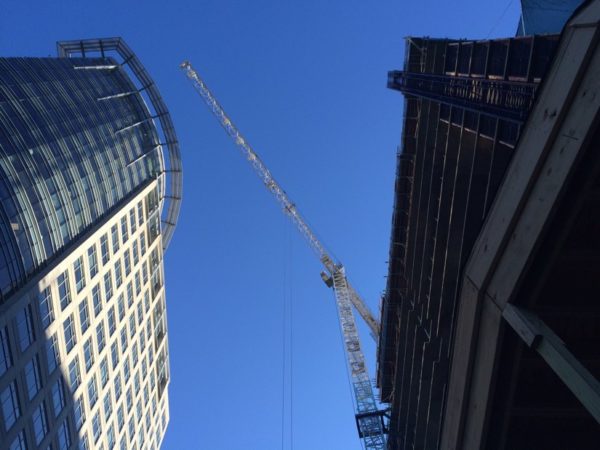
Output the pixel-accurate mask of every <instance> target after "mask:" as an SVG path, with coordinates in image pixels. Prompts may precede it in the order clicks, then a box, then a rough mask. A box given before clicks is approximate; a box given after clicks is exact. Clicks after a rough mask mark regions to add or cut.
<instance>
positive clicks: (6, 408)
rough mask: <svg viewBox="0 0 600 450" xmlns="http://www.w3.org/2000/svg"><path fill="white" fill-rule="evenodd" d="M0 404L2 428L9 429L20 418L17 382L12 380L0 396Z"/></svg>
mask: <svg viewBox="0 0 600 450" xmlns="http://www.w3.org/2000/svg"><path fill="white" fill-rule="evenodd" d="M0 403H2V413H3V414H4V428H5V429H6V431H8V430H9V429H10V427H12V426H13V425H14V423H15V422H16V421H17V419H18V418H19V417H21V410H20V409H19V397H18V395H17V382H16V380H13V381H12V382H11V383H10V384H9V385H8V386H7V387H6V388H5V389H4V390H3V391H2V393H1V394H0Z"/></svg>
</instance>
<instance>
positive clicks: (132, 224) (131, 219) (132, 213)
mask: <svg viewBox="0 0 600 450" xmlns="http://www.w3.org/2000/svg"><path fill="white" fill-rule="evenodd" d="M129 227H130V228H131V234H133V233H135V230H137V223H136V221H135V208H131V209H130V210H129Z"/></svg>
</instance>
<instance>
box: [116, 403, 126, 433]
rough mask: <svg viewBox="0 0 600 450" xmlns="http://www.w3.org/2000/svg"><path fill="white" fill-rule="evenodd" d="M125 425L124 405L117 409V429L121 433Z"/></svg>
mask: <svg viewBox="0 0 600 450" xmlns="http://www.w3.org/2000/svg"><path fill="white" fill-rule="evenodd" d="M123 425H125V414H124V413H123V405H122V404H121V405H119V408H118V409H117V427H118V428H119V431H121V429H122V428H123Z"/></svg>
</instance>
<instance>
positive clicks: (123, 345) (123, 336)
mask: <svg viewBox="0 0 600 450" xmlns="http://www.w3.org/2000/svg"><path fill="white" fill-rule="evenodd" d="M127 343H128V341H127V327H125V326H124V327H123V328H121V350H122V351H123V352H124V351H125V350H127Z"/></svg>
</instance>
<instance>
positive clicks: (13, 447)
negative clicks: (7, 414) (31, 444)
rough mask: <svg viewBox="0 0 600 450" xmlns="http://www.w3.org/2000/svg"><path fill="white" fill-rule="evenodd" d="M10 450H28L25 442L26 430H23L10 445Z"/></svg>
mask: <svg viewBox="0 0 600 450" xmlns="http://www.w3.org/2000/svg"><path fill="white" fill-rule="evenodd" d="M9 450H27V441H26V440H25V430H21V431H20V432H19V434H18V435H17V437H16V438H15V440H14V441H12V443H11V444H10V447H9Z"/></svg>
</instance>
